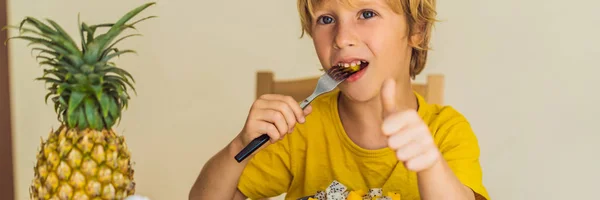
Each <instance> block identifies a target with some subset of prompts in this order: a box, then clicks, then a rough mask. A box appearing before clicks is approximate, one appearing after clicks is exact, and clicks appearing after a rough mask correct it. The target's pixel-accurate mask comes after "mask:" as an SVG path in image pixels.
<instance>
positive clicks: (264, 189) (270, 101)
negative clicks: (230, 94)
mask: <svg viewBox="0 0 600 200" xmlns="http://www.w3.org/2000/svg"><path fill="white" fill-rule="evenodd" d="M311 109H312V108H311V106H308V107H307V108H306V109H305V110H302V108H300V106H299V105H298V103H296V101H295V100H294V99H293V98H292V97H290V96H282V95H271V94H268V95H262V96H261V97H260V98H259V99H257V100H256V101H255V102H254V104H252V107H251V108H250V112H249V114H248V118H247V120H246V123H245V125H244V128H243V129H242V131H241V132H240V134H238V136H237V137H235V139H233V141H231V143H229V145H227V146H226V147H225V148H223V149H222V150H221V151H219V152H218V153H217V154H216V155H214V156H213V157H212V158H211V159H209V160H208V162H207V163H206V164H205V165H204V167H203V168H202V171H201V172H200V175H199V176H198V178H197V179H196V182H195V183H194V185H193V186H192V189H191V191H190V194H189V199H190V200H195V199H246V198H247V197H246V195H247V196H250V197H251V198H255V197H261V196H266V195H272V194H278V193H281V191H283V190H285V188H287V187H286V185H287V184H288V182H289V179H290V178H289V177H290V175H289V169H288V166H289V155H288V154H287V152H288V151H287V150H286V149H287V147H286V142H283V143H281V142H278V141H280V140H284V136H285V135H287V133H290V132H292V131H293V130H294V126H295V125H296V123H297V122H299V123H304V120H305V116H306V115H308V114H309V113H310V112H311ZM264 133H266V134H268V135H269V137H270V141H271V144H267V145H265V146H262V147H260V148H259V150H257V151H256V152H254V153H253V154H252V155H251V156H250V157H249V158H246V159H245V160H244V161H242V162H241V163H237V161H236V160H235V159H234V157H235V155H236V154H237V153H238V152H239V151H241V150H242V149H243V148H244V146H246V145H247V144H248V143H250V141H252V139H254V138H256V137H259V136H260V135H262V134H264ZM273 143H275V144H273ZM267 146H269V148H267ZM259 151H261V152H262V156H257V155H261V154H258V152H259ZM272 157H278V158H280V159H278V160H277V159H271V158H272ZM256 159H258V160H256ZM252 160H254V161H255V162H254V164H252ZM245 170H246V171H247V173H246V174H244V171H245ZM267 181H268V184H266V182H267ZM260 184H262V185H260ZM238 188H239V189H238ZM240 190H242V191H244V193H245V194H246V195H243V194H242V192H241V191H240Z"/></svg>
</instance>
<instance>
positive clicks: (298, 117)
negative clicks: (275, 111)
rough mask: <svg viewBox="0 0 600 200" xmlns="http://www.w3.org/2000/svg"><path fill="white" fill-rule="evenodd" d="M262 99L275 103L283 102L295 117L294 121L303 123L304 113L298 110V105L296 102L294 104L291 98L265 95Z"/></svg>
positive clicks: (300, 109)
mask: <svg viewBox="0 0 600 200" xmlns="http://www.w3.org/2000/svg"><path fill="white" fill-rule="evenodd" d="M262 98H263V99H265V100H271V101H275V100H277V101H282V102H285V103H286V104H287V105H288V107H289V108H290V109H291V111H292V112H293V114H294V115H295V119H294V121H296V120H297V121H298V122H300V123H304V121H305V119H304V113H303V111H302V108H300V105H299V104H298V102H296V100H294V98H292V97H290V96H283V95H276V94H267V95H264V96H263V97H262ZM294 123H295V122H294Z"/></svg>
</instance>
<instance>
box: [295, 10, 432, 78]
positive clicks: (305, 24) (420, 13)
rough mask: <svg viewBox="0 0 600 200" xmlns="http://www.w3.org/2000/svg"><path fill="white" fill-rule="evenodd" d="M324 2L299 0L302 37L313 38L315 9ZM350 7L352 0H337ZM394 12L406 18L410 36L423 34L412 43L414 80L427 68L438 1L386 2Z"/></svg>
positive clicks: (411, 62)
mask: <svg viewBox="0 0 600 200" xmlns="http://www.w3.org/2000/svg"><path fill="white" fill-rule="evenodd" d="M322 1H324V0H298V12H299V14H300V23H301V25H302V35H301V36H300V37H302V36H304V33H307V34H308V35H309V36H311V37H312V35H311V33H312V20H313V16H314V13H313V9H314V7H315V6H316V5H319V4H320V3H321V2H322ZM337 1H340V2H341V3H344V4H346V5H349V6H353V2H352V1H351V0H337ZM386 1H387V3H388V5H389V6H390V7H391V8H392V10H393V11H394V12H396V13H398V14H403V15H405V16H406V19H407V20H406V21H407V24H408V34H409V35H413V34H417V33H421V41H417V43H416V44H415V43H413V42H412V41H411V42H410V45H411V47H412V55H411V60H410V76H411V78H414V77H415V76H416V75H417V74H419V73H421V71H422V70H423V68H425V63H426V61H427V51H428V50H430V48H429V40H430V38H431V29H432V27H433V24H434V22H435V21H436V19H435V16H436V15H437V12H436V11H435V4H436V0H386Z"/></svg>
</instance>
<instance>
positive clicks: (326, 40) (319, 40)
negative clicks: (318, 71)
mask: <svg viewBox="0 0 600 200" xmlns="http://www.w3.org/2000/svg"><path fill="white" fill-rule="evenodd" d="M313 44H314V46H315V50H316V53H317V57H318V58H319V60H320V61H321V64H323V65H324V66H329V60H330V54H331V52H330V51H331V46H332V41H331V39H330V37H329V35H328V34H327V33H326V32H324V31H320V32H315V34H314V35H313Z"/></svg>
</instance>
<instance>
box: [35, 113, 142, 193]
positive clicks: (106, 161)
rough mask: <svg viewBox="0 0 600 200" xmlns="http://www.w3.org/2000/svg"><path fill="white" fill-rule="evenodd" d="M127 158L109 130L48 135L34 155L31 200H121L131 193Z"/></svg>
mask: <svg viewBox="0 0 600 200" xmlns="http://www.w3.org/2000/svg"><path fill="white" fill-rule="evenodd" d="M130 159H131V154H130V152H129V149H128V148H127V144H126V143H125V139H124V137H123V136H118V135H117V134H116V133H115V132H114V131H112V130H107V129H103V130H100V131H98V130H94V129H84V130H78V129H77V128H68V127H67V126H65V125H63V126H61V127H60V128H59V129H58V130H56V131H52V132H51V133H50V135H49V136H48V139H47V140H46V141H45V142H42V144H41V148H40V150H39V152H38V154H37V162H36V164H35V167H34V171H35V174H34V179H33V181H32V184H31V187H30V195H31V196H30V197H31V199H44V200H45V199H57V200H59V199H60V200H63V199H74V200H91V199H124V198H126V197H127V196H129V195H133V194H134V193H135V181H134V177H133V176H134V170H133V168H132V166H131V161H130Z"/></svg>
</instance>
